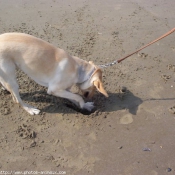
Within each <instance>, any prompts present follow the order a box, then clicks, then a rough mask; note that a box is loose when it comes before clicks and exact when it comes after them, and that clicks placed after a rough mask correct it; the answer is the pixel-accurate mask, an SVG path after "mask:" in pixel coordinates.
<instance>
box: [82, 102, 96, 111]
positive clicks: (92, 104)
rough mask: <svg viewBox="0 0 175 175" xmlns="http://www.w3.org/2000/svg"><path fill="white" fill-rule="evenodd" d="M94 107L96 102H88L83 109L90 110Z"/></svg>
mask: <svg viewBox="0 0 175 175" xmlns="http://www.w3.org/2000/svg"><path fill="white" fill-rule="evenodd" d="M93 108H94V102H86V103H85V104H84V106H83V109H86V110H88V111H92V109H93Z"/></svg>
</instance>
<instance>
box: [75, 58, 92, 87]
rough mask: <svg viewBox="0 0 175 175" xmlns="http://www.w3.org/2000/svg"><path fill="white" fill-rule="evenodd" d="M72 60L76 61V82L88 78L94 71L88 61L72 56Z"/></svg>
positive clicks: (82, 81)
mask: <svg viewBox="0 0 175 175" xmlns="http://www.w3.org/2000/svg"><path fill="white" fill-rule="evenodd" d="M73 58H74V60H75V61H76V62H77V65H78V69H77V71H78V72H77V74H78V81H77V84H82V83H84V82H86V81H87V80H89V79H90V77H91V75H92V74H93V73H94V71H95V67H94V66H93V65H92V64H90V63H89V62H87V61H85V60H82V59H80V58H78V57H73Z"/></svg>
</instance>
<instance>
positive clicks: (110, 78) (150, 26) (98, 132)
mask: <svg viewBox="0 0 175 175" xmlns="http://www.w3.org/2000/svg"><path fill="white" fill-rule="evenodd" d="M174 7H175V1H174V0H167V1H165V0H155V1H150V0H131V1H122V0H117V1H116V0H108V1H104V0H95V1H94V0H88V1H87V0H74V1H68V0H52V1H51V0H50V1H47V0H38V1H34V0H31V1H27V0H15V1H14V0H3V1H0V33H5V32H24V33H28V34H31V35H34V36H36V37H39V38H42V39H44V40H46V41H48V42H50V43H52V44H54V45H55V46H57V47H60V48H63V49H65V50H67V51H68V52H69V53H70V54H71V55H76V56H79V57H80V58H82V59H84V60H88V61H89V60H91V61H93V62H94V63H96V64H97V65H98V64H104V63H108V62H111V61H113V60H116V59H119V58H121V57H123V56H125V55H127V54H129V53H131V52H134V51H135V50H136V49H138V48H140V47H141V46H143V45H144V44H147V43H148V42H150V41H152V40H154V39H156V38H158V37H159V36H161V35H162V34H164V33H166V32H167V31H169V30H171V29H172V28H174V27H175V26H174V21H175V10H174ZM174 41H175V33H174V34H171V35H170V36H168V37H166V38H165V39H163V40H161V41H159V42H157V43H156V44H154V45H152V46H150V47H148V48H146V49H144V50H142V51H141V52H140V53H139V54H135V55H133V56H131V57H130V58H128V59H127V60H125V61H123V62H122V63H120V64H118V65H115V66H113V67H109V68H106V69H104V70H103V81H104V86H105V89H106V90H107V92H108V93H109V98H105V97H103V96H102V95H101V94H99V93H97V94H96V95H95V96H94V97H93V99H92V101H94V102H95V106H96V108H95V110H94V111H93V112H92V113H84V112H83V111H80V110H79V109H77V108H76V107H74V106H72V104H71V103H70V102H69V101H67V100H65V99H61V98H56V97H53V96H50V95H47V93H46V89H45V88H44V87H41V86H39V85H37V84H36V83H35V82H33V81H32V80H31V79H29V78H28V77H27V76H26V75H25V74H23V73H22V72H21V71H19V70H18V71H17V77H18V82H19V85H20V95H21V97H22V99H23V100H24V101H25V102H26V103H29V104H31V105H33V106H36V107H37V108H39V109H40V110H41V114H40V115H36V116H30V115H29V114H27V113H26V112H25V111H24V110H23V109H22V108H21V107H19V106H18V105H16V104H14V103H13V101H12V98H11V96H10V94H9V93H8V92H6V91H3V90H0V118H1V122H0V171H11V170H12V171H25V170H28V171H38V172H40V171H52V172H53V171H57V172H59V171H64V172H66V174H68V175H89V174H92V175H93V174H95V175H164V174H172V175H174V174H175V151H174V140H175V66H174V65H175V61H174V56H175V45H174ZM122 87H125V91H124V92H123V91H122V90H121V89H122ZM64 172H62V173H64ZM60 173H61V172H60ZM38 174H39V173H38ZM46 174H48V173H46Z"/></svg>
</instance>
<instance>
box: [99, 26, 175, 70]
mask: <svg viewBox="0 0 175 175" xmlns="http://www.w3.org/2000/svg"><path fill="white" fill-rule="evenodd" d="M174 31H175V28H174V29H172V30H170V31H169V32H167V33H165V34H164V35H162V36H161V37H159V38H158V39H156V40H154V41H152V42H150V43H149V44H147V45H145V46H143V47H141V48H140V49H138V50H137V51H135V52H133V53H131V54H129V55H127V56H125V57H124V58H121V59H119V60H116V61H114V62H112V63H108V64H105V65H100V67H102V68H105V67H108V66H112V65H114V64H117V63H120V62H121V61H123V60H125V59H126V58H128V57H130V56H131V55H134V54H135V53H137V52H139V51H141V50H142V49H144V48H146V47H148V46H150V45H151V44H154V43H155V42H157V41H159V40H161V39H163V38H165V37H166V36H168V35H170V34H171V33H173V32H174Z"/></svg>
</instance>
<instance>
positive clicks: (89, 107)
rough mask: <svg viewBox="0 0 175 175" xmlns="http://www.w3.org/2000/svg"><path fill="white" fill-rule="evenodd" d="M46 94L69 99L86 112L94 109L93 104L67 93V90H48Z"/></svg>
mask: <svg viewBox="0 0 175 175" xmlns="http://www.w3.org/2000/svg"><path fill="white" fill-rule="evenodd" d="M47 93H48V94H52V95H54V96H57V97H62V98H66V99H69V100H70V101H76V102H77V103H78V104H79V106H80V108H81V109H86V110H88V111H91V110H92V109H93V108H94V103H93V102H86V103H85V102H84V100H83V98H82V97H81V96H80V95H77V94H74V93H72V92H69V91H67V90H53V89H52V90H50V89H48V91H47ZM75 104H76V103H75Z"/></svg>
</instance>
